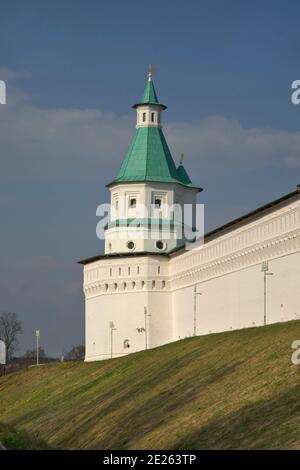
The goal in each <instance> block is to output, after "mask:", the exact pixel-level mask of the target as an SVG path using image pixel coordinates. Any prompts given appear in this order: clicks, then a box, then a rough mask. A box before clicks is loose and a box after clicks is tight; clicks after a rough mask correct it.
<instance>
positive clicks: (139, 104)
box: [132, 101, 167, 111]
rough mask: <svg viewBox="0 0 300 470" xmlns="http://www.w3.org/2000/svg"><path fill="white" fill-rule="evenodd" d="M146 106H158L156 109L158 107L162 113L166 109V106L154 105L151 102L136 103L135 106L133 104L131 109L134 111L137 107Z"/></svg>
mask: <svg viewBox="0 0 300 470" xmlns="http://www.w3.org/2000/svg"><path fill="white" fill-rule="evenodd" d="M147 105H149V106H158V107H160V108H161V109H162V110H163V111H164V110H165V109H167V106H165V105H164V104H162V103H154V102H151V101H149V102H147V103H142V102H140V103H136V104H134V105H133V106H132V107H133V109H136V108H138V107H139V106H147Z"/></svg>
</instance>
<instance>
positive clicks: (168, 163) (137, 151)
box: [114, 127, 195, 187]
mask: <svg viewBox="0 0 300 470" xmlns="http://www.w3.org/2000/svg"><path fill="white" fill-rule="evenodd" d="M131 181H132V182H133V181H140V182H143V181H157V182H163V183H180V184H183V185H184V186H190V187H195V186H193V184H192V182H191V180H190V179H189V177H188V175H187V173H186V172H185V170H184V175H183V174H182V171H178V170H177V169H176V166H175V163H174V161H173V158H172V155H171V152H170V150H169V147H168V144H167V142H166V139H165V137H164V135H163V132H162V130H161V128H160V127H140V128H138V129H136V132H135V135H134V137H133V139H132V141H131V144H130V145H129V148H128V150H127V153H126V155H125V158H124V161H123V163H122V166H121V168H120V170H119V172H118V175H117V177H116V179H115V181H114V182H115V183H117V182H131Z"/></svg>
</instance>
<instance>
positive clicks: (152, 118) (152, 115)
mask: <svg viewBox="0 0 300 470" xmlns="http://www.w3.org/2000/svg"><path fill="white" fill-rule="evenodd" d="M154 116H155V114H154V113H151V122H154Z"/></svg>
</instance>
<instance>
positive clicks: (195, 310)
mask: <svg viewBox="0 0 300 470" xmlns="http://www.w3.org/2000/svg"><path fill="white" fill-rule="evenodd" d="M197 295H202V292H197V284H196V285H195V286H194V334H193V336H197Z"/></svg>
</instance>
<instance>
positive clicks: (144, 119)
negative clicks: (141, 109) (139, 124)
mask: <svg viewBox="0 0 300 470" xmlns="http://www.w3.org/2000/svg"><path fill="white" fill-rule="evenodd" d="M143 122H146V113H143Z"/></svg>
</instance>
